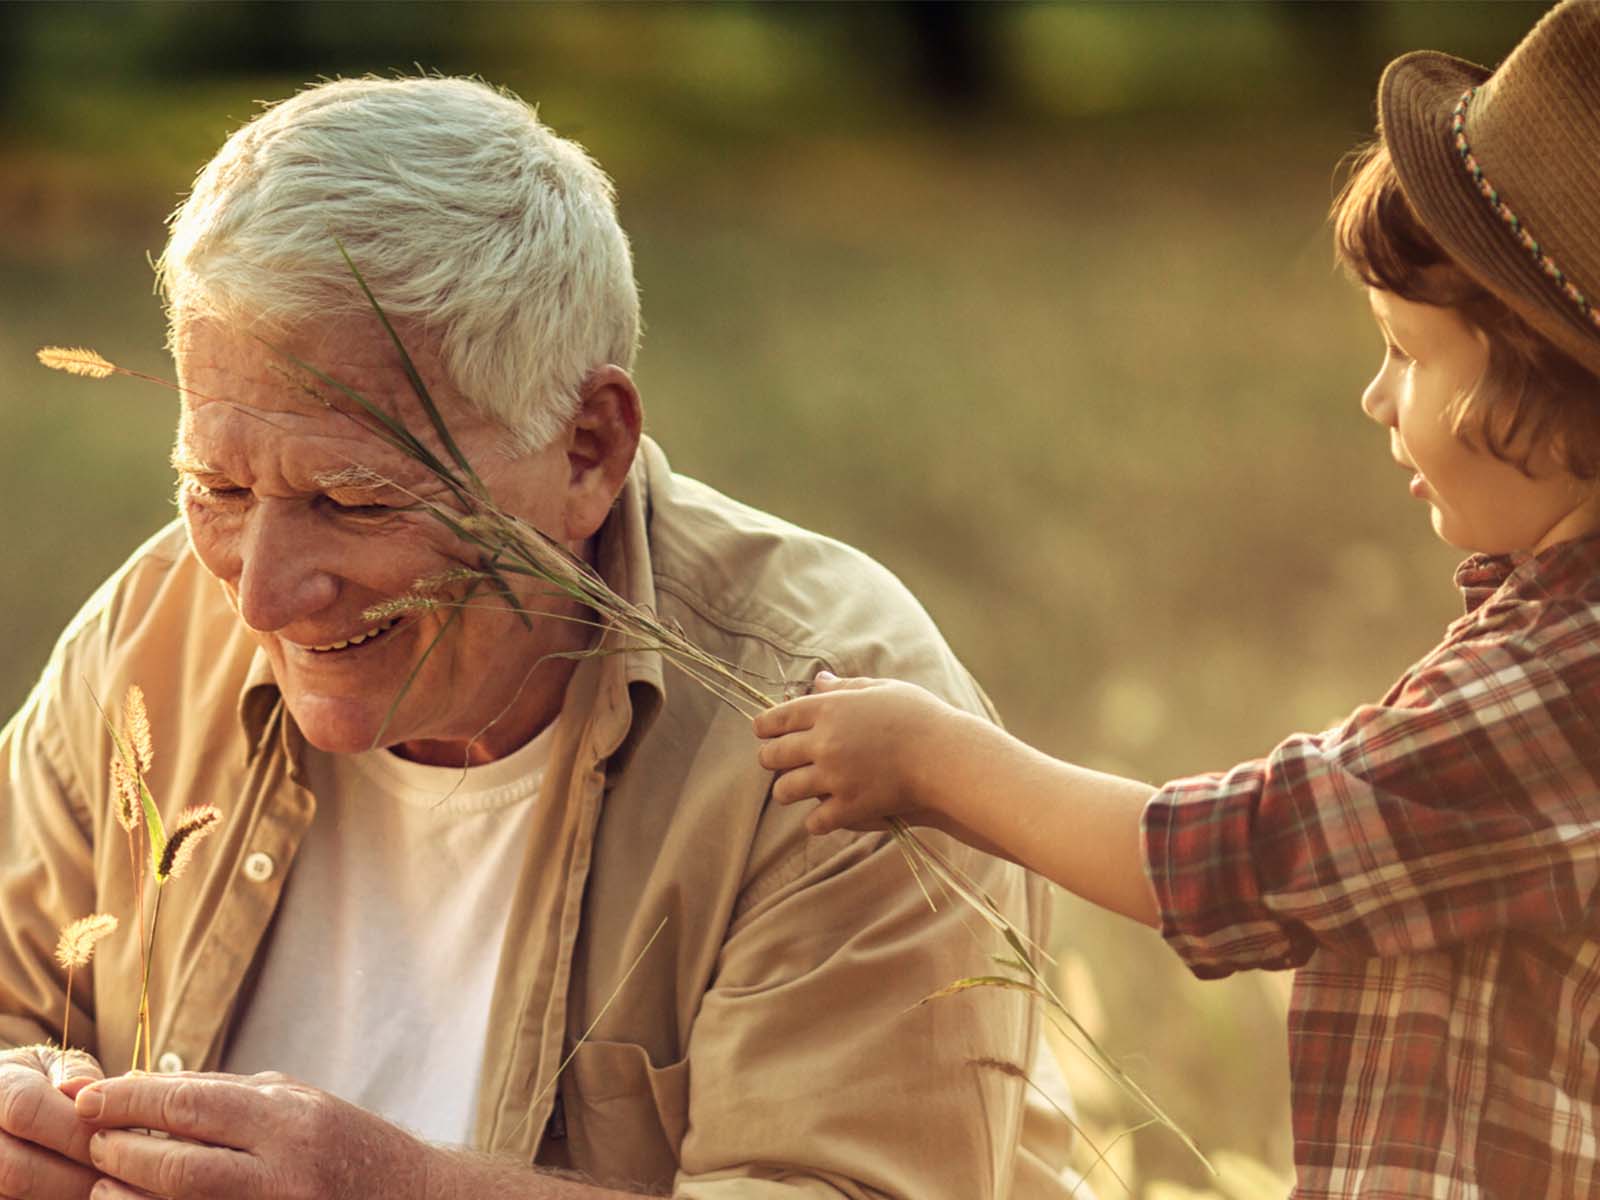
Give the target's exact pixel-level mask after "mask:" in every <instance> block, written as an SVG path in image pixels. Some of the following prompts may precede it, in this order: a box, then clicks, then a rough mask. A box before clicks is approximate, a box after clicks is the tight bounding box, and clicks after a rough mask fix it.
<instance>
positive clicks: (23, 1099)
mask: <svg viewBox="0 0 1600 1200" xmlns="http://www.w3.org/2000/svg"><path fill="white" fill-rule="evenodd" d="M103 1074H104V1073H103V1072H102V1071H101V1070H100V1064H99V1063H97V1062H95V1060H94V1059H92V1058H90V1057H89V1056H88V1055H87V1054H83V1053H81V1052H79V1051H76V1050H75V1051H72V1052H70V1053H66V1054H63V1053H62V1052H61V1051H60V1050H57V1049H55V1047H53V1046H24V1047H23V1048H21V1049H20V1050H5V1051H0V1197H3V1198H4V1200H86V1198H87V1197H88V1195H89V1192H90V1189H92V1188H93V1187H94V1185H95V1181H96V1180H97V1179H98V1178H99V1177H100V1176H99V1173H98V1172H96V1171H95V1170H93V1169H92V1168H91V1167H90V1166H89V1161H90V1159H89V1135H90V1134H91V1133H93V1132H94V1131H93V1130H92V1129H91V1128H89V1127H88V1126H86V1125H85V1124H83V1122H81V1121H79V1120H78V1116H77V1113H76V1112H75V1111H74V1110H73V1100H72V1097H74V1096H75V1095H77V1094H78V1092H79V1091H81V1090H82V1089H83V1088H84V1087H85V1086H86V1085H87V1084H88V1083H90V1082H91V1081H93V1080H96V1079H99V1078H101V1077H102V1075H103Z"/></svg>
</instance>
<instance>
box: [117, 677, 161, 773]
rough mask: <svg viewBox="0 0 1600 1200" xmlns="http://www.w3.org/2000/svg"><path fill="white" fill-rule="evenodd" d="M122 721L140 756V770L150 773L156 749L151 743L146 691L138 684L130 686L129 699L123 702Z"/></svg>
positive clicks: (130, 740)
mask: <svg viewBox="0 0 1600 1200" xmlns="http://www.w3.org/2000/svg"><path fill="white" fill-rule="evenodd" d="M122 719H123V721H124V722H126V724H127V734H128V741H129V742H131V743H132V744H133V752H134V753H135V754H137V755H138V756H139V769H140V770H141V771H148V770H149V769H150V763H151V761H152V760H153V759H154V757H155V747H154V746H153V745H152V744H151V741H150V711H149V710H148V709H147V708H145V706H144V689H143V688H141V687H140V686H139V685H138V684H137V683H134V684H130V685H129V686H128V698H127V699H126V700H124V701H123V702H122Z"/></svg>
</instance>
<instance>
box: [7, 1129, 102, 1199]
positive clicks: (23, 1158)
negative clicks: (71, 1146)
mask: <svg viewBox="0 0 1600 1200" xmlns="http://www.w3.org/2000/svg"><path fill="white" fill-rule="evenodd" d="M98 1178H99V1175H98V1174H97V1173H96V1172H94V1171H92V1170H90V1169H89V1168H88V1167H86V1166H81V1165H80V1164H78V1163H75V1162H69V1161H67V1160H66V1159H64V1158H62V1157H61V1156H60V1155H59V1154H53V1153H51V1152H50V1151H49V1150H45V1149H42V1148H41V1147H39V1146H35V1145H33V1144H31V1143H29V1142H24V1141H21V1140H20V1139H18V1138H14V1137H12V1136H11V1135H10V1134H6V1133H0V1196H15V1197H18V1198H19V1200H23V1198H25V1200H87V1198H88V1195H89V1192H90V1190H91V1189H92V1188H93V1187H94V1183H95V1180H96V1179H98Z"/></svg>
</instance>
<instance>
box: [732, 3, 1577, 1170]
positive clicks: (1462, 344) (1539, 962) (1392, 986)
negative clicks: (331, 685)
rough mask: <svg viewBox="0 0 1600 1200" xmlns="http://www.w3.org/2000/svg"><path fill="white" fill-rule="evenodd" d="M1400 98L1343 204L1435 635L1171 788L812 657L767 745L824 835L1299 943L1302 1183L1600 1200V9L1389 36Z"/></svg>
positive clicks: (1297, 1083)
mask: <svg viewBox="0 0 1600 1200" xmlns="http://www.w3.org/2000/svg"><path fill="white" fill-rule="evenodd" d="M1379 112H1380V131H1379V137H1380V140H1379V142H1378V144H1377V145H1376V146H1375V147H1374V148H1373V150H1371V151H1370V152H1369V154H1368V156H1367V157H1366V158H1365V159H1364V161H1362V162H1361V164H1360V165H1359V166H1358V167H1357V169H1356V170H1355V172H1354V174H1353V177H1352V179H1351V182H1350V183H1349V185H1348V186H1347V187H1346V189H1345V191H1344V193H1343V195H1341V197H1340V199H1339V200H1338V202H1337V204H1336V206H1335V210H1334V216H1333V223H1334V228H1335V234H1336V242H1337V246H1338V253H1339V257H1340V258H1341V260H1342V261H1343V262H1344V264H1345V265H1346V266H1347V267H1348V268H1349V269H1350V270H1351V272H1352V273H1353V274H1355V275H1356V276H1357V277H1358V278H1359V279H1360V280H1361V281H1362V282H1363V283H1365V284H1366V286H1367V292H1368V297H1369V300H1370V303H1371V306H1372V311H1373V315H1374V317H1375V318H1376V320H1377V323H1378V326H1379V328H1380V329H1381V330H1382V331H1383V334H1384V337H1385V340H1386V342H1387V354H1386V356H1385V358H1384V362H1383V365H1382V367H1381V369H1380V370H1379V372H1378V374H1377V377H1376V378H1374V379H1373V381H1372V383H1371V384H1370V385H1369V386H1368V387H1367V390H1366V394H1365V395H1364V396H1363V398H1362V408H1363V409H1364V410H1365V411H1366V413H1367V415H1368V416H1370V417H1371V418H1372V419H1373V420H1374V421H1377V422H1378V423H1379V424H1380V425H1382V426H1384V427H1385V428H1386V429H1387V430H1388V435H1389V449H1390V452H1391V454H1392V455H1393V457H1394V458H1395V460H1396V462H1397V463H1398V464H1399V465H1400V466H1401V467H1402V468H1403V469H1404V470H1405V471H1406V472H1407V473H1409V474H1410V476H1411V481H1410V490H1411V492H1412V494H1413V495H1415V496H1417V497H1419V498H1421V499H1423V500H1425V501H1427V503H1428V505H1429V506H1430V509H1431V513H1432V519H1433V527H1434V530H1435V531H1436V532H1437V533H1438V535H1439V536H1440V537H1441V538H1443V539H1444V540H1445V541H1447V542H1449V543H1451V544H1452V545H1455V546H1459V547H1461V548H1463V549H1466V550H1470V551H1476V552H1477V553H1475V554H1474V555H1473V557H1471V558H1469V559H1468V560H1467V561H1466V562H1465V563H1464V564H1463V565H1462V567H1461V569H1460V571H1459V572H1458V575H1457V582H1458V584H1459V585H1460V587H1461V588H1462V591H1463V593H1464V595H1465V597H1466V604H1467V613H1466V615H1465V616H1463V617H1461V618H1460V619H1458V620H1457V621H1455V622H1454V623H1453V624H1452V625H1451V626H1450V627H1449V628H1448V630H1447V631H1446V633H1445V638H1444V641H1443V642H1441V643H1440V645H1439V646H1438V647H1437V648H1435V649H1434V650H1433V651H1432V652H1431V653H1429V654H1428V655H1427V657H1425V658H1424V659H1423V660H1422V661H1421V662H1420V663H1418V664H1417V665H1416V666H1415V667H1414V668H1412V669H1411V671H1409V672H1408V673H1407V674H1406V675H1405V676H1404V677H1403V678H1401V680H1400V681H1399V682H1398V683H1396V684H1395V685H1394V687H1393V688H1392V689H1391V690H1390V692H1389V694H1388V695H1387V696H1385V697H1384V698H1383V699H1382V700H1381V701H1380V702H1379V703H1378V704H1376V705H1369V706H1364V707H1362V708H1359V709H1357V710H1356V712H1355V713H1354V714H1353V715H1352V716H1351V717H1349V719H1347V720H1346V721H1345V722H1344V723H1343V724H1342V725H1340V726H1339V727H1338V728H1336V729H1332V730H1330V731H1328V732H1326V733H1322V734H1318V735H1316V736H1311V735H1305V734H1297V735H1295V736H1292V737H1290V738H1289V739H1288V740H1286V741H1284V742H1283V743H1282V744H1281V745H1279V746H1278V747H1277V748H1276V749H1275V750H1273V751H1272V752H1271V754H1269V755H1268V756H1267V757H1265V758H1263V759H1260V760H1258V761H1255V762H1249V763H1245V764H1243V765H1240V766H1237V767H1235V768H1234V769H1233V770H1231V771H1228V772H1226V773H1223V774H1218V775H1210V776H1205V777H1201V778H1194V779H1183V780H1178V781H1175V782H1173V783H1169V784H1167V785H1166V786H1165V787H1163V788H1160V789H1154V788H1151V787H1148V786H1146V785H1144V784H1141V783H1136V782H1134V781H1131V780H1127V779H1120V778H1116V777H1114V776H1110V775H1104V774H1100V773H1098V772H1095V771H1089V770H1085V769H1083V768H1081V767H1076V766H1073V765H1071V764H1069V763H1064V762H1059V761H1057V760H1055V759H1052V758H1050V757H1048V756H1046V755H1044V754H1042V753H1039V752H1038V751H1035V750H1032V749H1029V748H1028V747H1027V746H1024V745H1022V744H1020V743H1019V742H1017V741H1016V740H1015V739H1013V738H1011V737H1009V736H1008V735H1007V734H1005V733H1004V732H1002V731H1001V730H999V729H996V728H994V727H993V726H990V725H987V724H985V723H983V722H982V721H980V720H977V719H975V718H973V717H970V716H968V715H966V714H963V713H960V712H957V711H955V710H954V709H951V708H949V707H947V706H945V705H944V704H942V703H941V702H940V701H939V700H937V699H935V698H934V697H932V696H931V695H929V694H927V693H926V692H923V691H921V690H919V689H917V688H914V687H912V686H910V685H908V684H903V683H895V682H889V681H881V680H845V679H835V678H834V677H832V676H831V675H828V674H826V673H824V674H822V675H820V676H819V677H818V679H817V682H816V684H815V687H814V691H813V694H811V695H809V696H805V697H802V698H800V699H797V700H793V701H790V702H789V703H787V704H783V705H781V706H779V707H777V708H776V709H774V710H772V711H771V712H769V713H767V714H765V715H764V716H762V717H761V718H759V720H758V721H757V724H756V731H757V733H758V734H759V735H760V736H761V737H763V738H765V739H768V740H767V741H766V742H765V743H764V744H763V746H762V747H761V761H762V763H763V764H764V765H765V766H767V767H768V768H769V769H773V770H777V771H779V772H781V774H780V775H779V776H778V778H777V780H776V782H775V784H774V787H773V795H774V798H775V799H777V800H778V801H779V802H781V803H786V804H787V803H793V802H795V801H797V800H802V799H806V798H809V797H818V798H820V799H821V800H822V803H821V804H820V805H819V806H818V807H817V808H816V809H815V810H814V811H813V812H811V813H810V814H809V816H808V827H809V828H810V829H811V831H812V832H814V833H824V832H827V831H829V830H832V829H835V828H839V827H841V826H848V827H852V828H857V829H870V828H877V827H881V826H882V824H883V822H884V820H885V819H886V818H888V817H890V816H898V817H901V818H904V819H905V820H908V821H910V822H912V823H916V824H924V825H931V826H935V827H938V828H941V829H943V830H945V831H947V832H949V833H952V834H954V835H955V836H957V837H961V838H965V839H966V840H968V841H972V842H974V843H976V844H978V845H981V846H983V847H985V848H987V849H991V850H994V851H996V852H998V853H1001V854H1004V855H1007V856H1009V857H1012V858H1014V859H1016V860H1018V861H1020V862H1022V863H1023V864H1025V865H1027V866H1029V867H1031V868H1033V869H1035V870H1038V871H1040V872H1042V873H1044V874H1046V875H1048V876H1050V877H1051V878H1053V879H1055V880H1056V881H1058V882H1059V883H1061V884H1062V885H1063V886H1065V887H1067V888H1070V889H1071V890H1072V891H1074V892H1077V893H1078V894H1079V895H1082V896H1084V897H1086V898H1088V899H1089V900H1092V901H1094V902H1095V903H1098V904H1101V905H1103V906H1105V907H1107V908H1110V909H1113V910H1115V911H1117V912H1120V913H1124V914H1126V915H1128V916H1131V917H1134V918H1135V919H1137V920H1140V921H1143V922H1145V923H1146V924H1148V925H1152V926H1158V927H1159V928H1160V930H1161V932H1162V935H1163V936H1164V937H1165V938H1166V940H1167V941H1168V943H1169V944H1170V945H1171V946H1172V948H1173V949H1174V950H1175V951H1176V952H1177V953H1178V954H1179V955H1180V956H1181V957H1182V958H1183V959H1184V961H1185V962H1186V963H1187V964H1188V966H1189V967H1190V969H1191V970H1193V971H1194V972H1195V974H1196V975H1198V976H1200V977H1202V978H1213V977H1217V976H1221V975H1226V974H1228V973H1230V972H1232V971H1236V970H1242V969H1245V968H1250V967H1259V968H1269V969H1271V968H1286V967H1293V968H1298V969H1299V970H1298V975H1297V977H1296V980H1295V989H1294V998H1293V1002H1292V1005H1291V1009H1290V1013H1289V1043H1290V1061H1291V1076H1292V1109H1293V1125H1294V1136H1295V1160H1296V1165H1297V1169H1298V1178H1299V1181H1298V1186H1297V1189H1296V1195H1297V1196H1300V1197H1353V1196H1363V1197H1373V1196H1378V1197H1412V1196H1438V1197H1447V1196H1448V1197H1476V1196H1494V1197H1519V1198H1520V1197H1557V1196H1563V1197H1573V1196H1591V1195H1600V1170H1597V1168H1596V1162H1597V1158H1600V1120H1597V1118H1600V1107H1597V1102H1600V891H1597V888H1600V484H1597V482H1596V478H1597V476H1600V378H1597V376H1600V309H1596V308H1592V307H1591V305H1590V302H1589V300H1588V297H1589V296H1594V297H1595V299H1596V303H1597V304H1600V165H1597V164H1600V0H1569V2H1568V3H1565V4H1562V5H1560V6H1558V7H1557V8H1556V9H1554V10H1552V11H1551V12H1550V13H1548V14H1547V15H1546V17H1545V18H1544V19H1543V20H1542V21H1541V22H1540V23H1539V25H1538V26H1537V27H1536V28H1535V29H1534V30H1533V32H1532V33H1530V34H1529V35H1528V36H1527V37H1526V38H1525V39H1524V40H1523V42H1522V44H1521V45H1519V46H1518V47H1517V49H1516V50H1515V51H1514V52H1513V53H1512V54H1511V56H1510V57H1509V58H1507V59H1506V61H1505V62H1504V64H1502V66H1501V67H1500V68H1499V69H1498V70H1496V71H1495V72H1493V73H1492V74H1491V73H1490V72H1489V71H1487V70H1484V69H1483V68H1480V67H1476V66H1472V65H1471V64H1468V63H1465V62H1462V61H1460V60H1457V59H1453V58H1449V57H1447V56H1445V55H1442V54H1436V53H1432V52H1420V53H1417V54H1411V55H1407V56H1405V57H1403V58H1401V59H1399V60H1397V61H1396V62H1394V63H1392V64H1391V65H1390V66H1389V68H1388V70H1387V71H1386V72H1385V73H1384V76H1383V80H1382V82H1381V83H1380V85H1379ZM1588 289H1594V290H1593V291H1589V290H1588Z"/></svg>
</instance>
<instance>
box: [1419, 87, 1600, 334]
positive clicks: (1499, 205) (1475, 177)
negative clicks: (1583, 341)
mask: <svg viewBox="0 0 1600 1200" xmlns="http://www.w3.org/2000/svg"><path fill="white" fill-rule="evenodd" d="M1477 93H1478V89H1477V88H1475V87H1473V88H1468V89H1467V90H1466V91H1465V92H1463V93H1462V94H1461V99H1460V100H1458V101H1457V102H1456V107H1455V110H1454V111H1453V112H1452V113H1451V120H1450V130H1451V132H1452V133H1454V134H1455V140H1456V153H1457V154H1458V155H1459V156H1460V158H1461V165H1462V166H1463V167H1465V168H1466V169H1467V173H1468V174H1469V175H1471V176H1472V181H1473V182H1474V183H1475V184H1477V185H1478V191H1479V193H1480V194H1481V195H1482V196H1483V198H1484V199H1485V200H1487V201H1488V202H1489V207H1490V208H1491V209H1493V210H1494V213H1495V215H1496V216H1498V217H1499V218H1500V219H1501V220H1502V221H1503V222H1505V224H1506V226H1507V227H1508V228H1509V229H1510V230H1511V233H1512V236H1514V237H1515V238H1516V239H1517V241H1518V243H1520V244H1521V246H1522V248H1523V249H1524V250H1526V251H1527V252H1528V253H1529V254H1530V255H1532V256H1533V261H1534V265H1535V266H1537V267H1538V268H1539V270H1540V272H1541V273H1542V274H1543V275H1545V276H1546V277H1548V278H1549V279H1550V281H1551V282H1552V283H1554V284H1555V285H1556V286H1557V287H1559V288H1560V289H1561V291H1562V294H1563V295H1565V296H1566V297H1567V299H1568V300H1571V301H1572V303H1574V304H1576V305H1577V306H1578V308H1579V310H1580V311H1581V312H1582V313H1583V315H1584V316H1585V317H1587V318H1589V321H1590V323H1591V324H1593V325H1595V326H1597V327H1600V312H1596V311H1595V308H1594V306H1593V305H1591V304H1590V303H1589V299H1588V297H1587V296H1585V295H1584V294H1583V292H1582V291H1581V290H1579V288H1578V286H1577V284H1575V283H1573V282H1572V280H1570V279H1568V278H1567V276H1566V273H1565V272H1564V271H1562V269H1561V268H1560V267H1558V266H1556V263H1555V260H1554V259H1553V258H1551V257H1550V256H1549V255H1548V254H1546V253H1545V252H1544V249H1543V248H1542V247H1541V246H1540V245H1539V240H1538V239H1537V238H1535V237H1534V236H1533V234H1532V233H1530V232H1528V227H1527V226H1526V225H1524V224H1523V223H1522V221H1521V220H1520V219H1519V218H1518V217H1517V215H1516V213H1514V212H1512V211H1511V209H1510V207H1509V206H1508V205H1507V204H1506V202H1505V201H1504V200H1502V199H1500V192H1499V190H1498V189H1496V188H1495V187H1494V185H1493V184H1491V183H1490V182H1489V180H1488V179H1487V178H1486V177H1485V176H1484V173H1483V168H1482V167H1480V166H1479V165H1478V160H1477V159H1476V158H1474V157H1473V155H1472V147H1471V146H1470V145H1469V144H1468V142H1467V106H1468V105H1469V104H1471V103H1472V98H1473V96H1475V95H1477Z"/></svg>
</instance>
